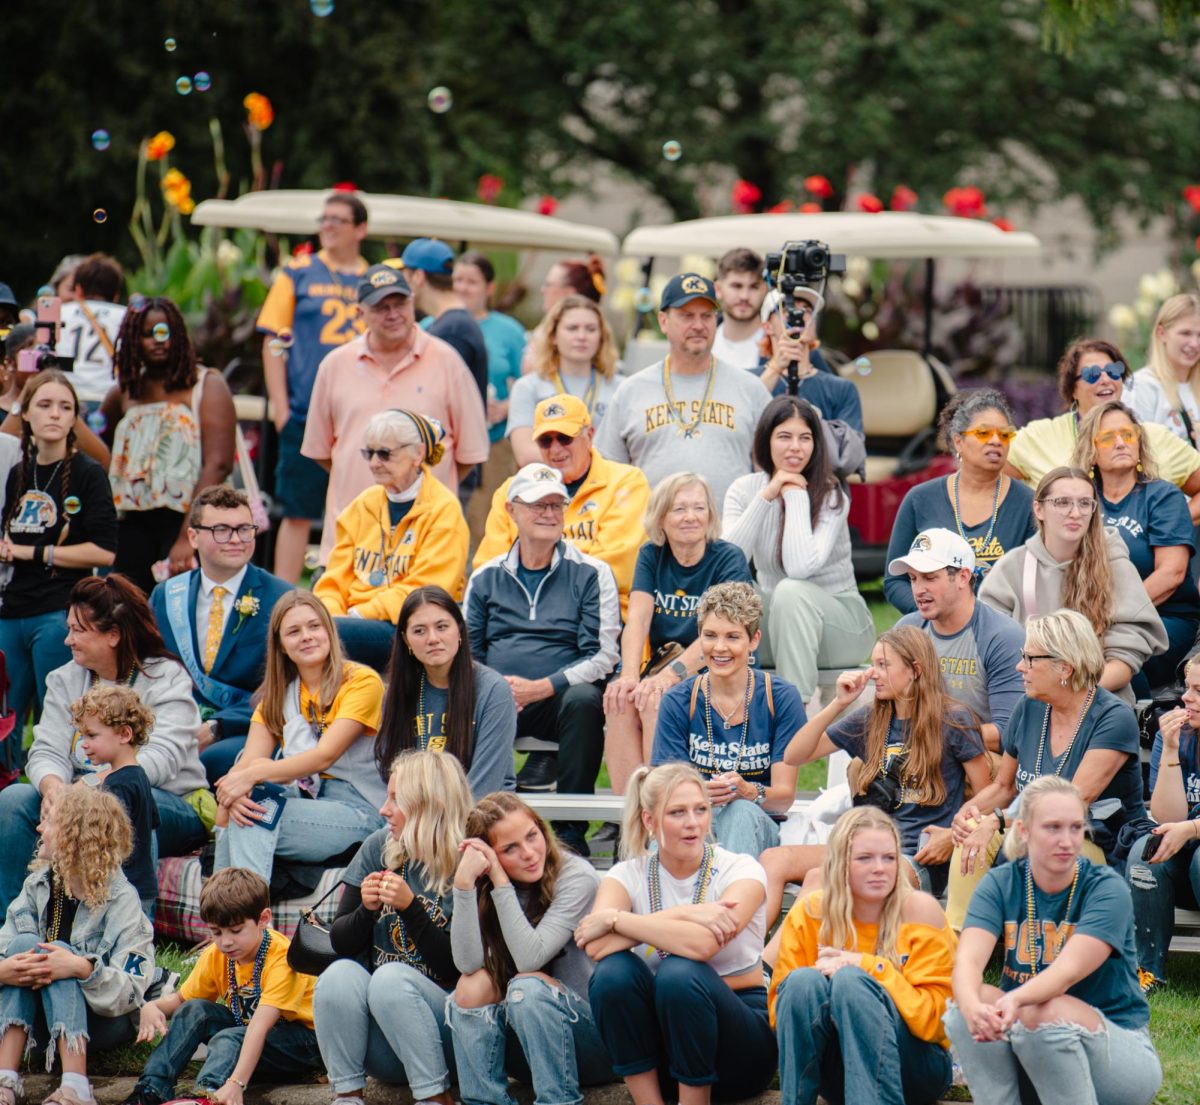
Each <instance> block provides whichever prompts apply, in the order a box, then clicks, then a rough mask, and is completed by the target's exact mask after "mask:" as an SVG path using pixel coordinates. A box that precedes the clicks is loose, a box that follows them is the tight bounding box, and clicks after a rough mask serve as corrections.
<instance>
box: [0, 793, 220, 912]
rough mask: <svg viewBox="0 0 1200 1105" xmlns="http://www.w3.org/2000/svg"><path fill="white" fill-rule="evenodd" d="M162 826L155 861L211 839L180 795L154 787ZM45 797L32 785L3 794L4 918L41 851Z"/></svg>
mask: <svg viewBox="0 0 1200 1105" xmlns="http://www.w3.org/2000/svg"><path fill="white" fill-rule="evenodd" d="M151 792H152V793H153V795H154V804H155V806H156V807H157V808H158V818H159V826H158V829H157V831H156V833H155V852H156V854H155V858H156V859H157V858H158V854H160V853H161V854H162V855H164V856H181V855H186V854H187V853H188V852H192V851H195V850H196V849H197V848H199V847H200V846H201V845H202V844H203V843H204V841H205V840H206V839H207V837H208V834H207V832H206V831H205V829H204V824H203V822H201V820H200V818H199V817H198V816H197V814H196V811H195V810H194V809H192V807H191V806H189V805H188V804H187V803H186V802H185V801H184V800H183V799H182V798H180V797H179V795H177V794H171V793H169V792H168V791H165V790H159V789H158V788H157V787H153V788H152V789H151ZM41 809H42V796H41V795H40V794H39V793H38V791H37V788H36V787H35V786H33V785H32V784H31V783H14V784H13V785H12V786H10V787H5V788H4V790H0V841H3V842H4V848H3V851H2V852H0V914H4V913H7V912H8V907H9V904H10V903H11V902H12V900H13V899H14V898H15V897H16V896H17V895H18V894H19V893H20V892H21V886H22V885H23V884H24V882H25V876H26V875H28V874H29V861H30V860H32V859H33V853H34V851H35V850H36V849H37V826H38V820H39V818H40V817H41Z"/></svg>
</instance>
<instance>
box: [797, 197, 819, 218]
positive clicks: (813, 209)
mask: <svg viewBox="0 0 1200 1105" xmlns="http://www.w3.org/2000/svg"><path fill="white" fill-rule="evenodd" d="M824 210H825V208H823V207H822V206H821V205H820V204H819V203H813V201H812V200H809V201H808V202H807V203H802V204H801V205H800V214H802V215H817V214H819V213H820V212H822V211H824Z"/></svg>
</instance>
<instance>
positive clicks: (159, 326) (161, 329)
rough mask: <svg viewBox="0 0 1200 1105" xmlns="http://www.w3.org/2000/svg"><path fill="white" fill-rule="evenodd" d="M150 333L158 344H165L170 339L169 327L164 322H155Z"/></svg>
mask: <svg viewBox="0 0 1200 1105" xmlns="http://www.w3.org/2000/svg"><path fill="white" fill-rule="evenodd" d="M150 333H151V334H152V335H153V337H154V340H155V341H156V342H158V343H159V345H165V344H166V343H167V342H169V341H170V340H171V328H170V327H169V326H168V325H167V324H166V323H165V322H158V323H155V325H154V329H153V330H151V331H150Z"/></svg>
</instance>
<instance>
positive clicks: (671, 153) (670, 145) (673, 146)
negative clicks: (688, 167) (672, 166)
mask: <svg viewBox="0 0 1200 1105" xmlns="http://www.w3.org/2000/svg"><path fill="white" fill-rule="evenodd" d="M662 154H663V157H665V158H666V159H667V160H668V161H678V160H679V159H680V158H681V157H682V156H683V147H682V146H681V145H680V144H679V143H678V142H676V141H675V140H674V139H673V138H672V139H671V141H669V142H664V143H663V149H662Z"/></svg>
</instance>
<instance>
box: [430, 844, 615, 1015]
mask: <svg viewBox="0 0 1200 1105" xmlns="http://www.w3.org/2000/svg"><path fill="white" fill-rule="evenodd" d="M599 886H600V874H599V872H597V871H596V869H595V868H594V867H593V866H592V865H591V864H590V863H588V862H587V860H585V859H581V858H580V857H579V856H576V855H569V854H567V853H565V852H564V853H563V863H562V867H561V868H560V869H559V873H558V883H557V884H556V886H555V888H554V901H553V902H551V903H550V908H549V909H547V910H546V912H545V914H544V915H543V916H542V919H541V920H540V921H539V922H538V923H537V924H536V925H531V924H530V923H529V918H528V917H526V916H525V902H527V901H528V900H529V897H530V894H531V891H530V890H529V889H527V888H525V887H520V888H518V887H516V886H514V885H513V884H512V883H510V884H509V885H508V886H501V887H499V888H497V889H494V890H493V892H492V901H493V902H494V903H495V905H496V916H497V917H498V918H499V919H500V931H501V932H502V933H503V934H504V942H505V944H506V945H507V946H508V953H509V955H511V956H512V959H513V963H514V964H515V965H516V968H517V971H518V972H526V971H543V972H545V973H546V974H548V975H550V976H551V978H555V979H557V980H558V981H559V982H561V983H562V984H563V985H564V986H566V987H567V988H568V989H570V990H573V991H574V992H575V993H576V994H578V995H579V996H581V997H585V998H586V997H587V987H588V979H589V978H591V975H592V961H591V960H590V959H588V957H587V955H586V953H584V952H583V951H582V950H581V949H580V948H578V947H576V945H575V940H574V939H573V934H574V932H575V926H576V925H578V924H579V922H580V921H582V920H583V918H584V917H586V916H587V915H588V914H589V913H590V912H591V909H592V903H593V902H594V901H595V899H596V891H597V889H598V888H599ZM450 950H451V952H452V954H453V955H454V965H455V966H456V967H457V968H458V969H459V970H460V971H461V972H462V973H463V974H470V973H471V972H472V971H478V970H479V969H480V968H481V967H482V966H483V934H482V932H481V931H480V928H479V899H478V896H477V894H476V892H475V890H473V889H472V890H459V889H458V887H455V888H454V912H453V914H452V915H451V918H450Z"/></svg>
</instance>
